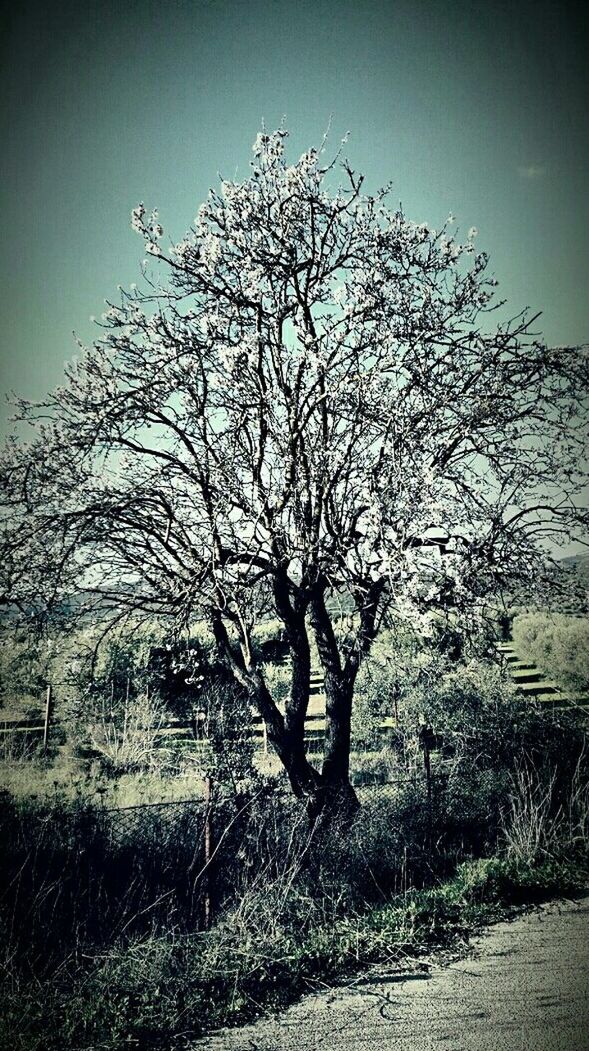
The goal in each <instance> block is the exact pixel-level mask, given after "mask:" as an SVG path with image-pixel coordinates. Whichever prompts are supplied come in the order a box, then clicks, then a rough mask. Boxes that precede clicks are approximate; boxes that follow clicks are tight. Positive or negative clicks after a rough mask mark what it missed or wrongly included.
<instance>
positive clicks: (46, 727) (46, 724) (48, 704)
mask: <svg viewBox="0 0 589 1051" xmlns="http://www.w3.org/2000/svg"><path fill="white" fill-rule="evenodd" d="M51 702H52V691H51V683H48V684H47V694H46V698H45V721H44V724H43V755H45V753H46V752H47V743H48V741H49V721H50V719H51Z"/></svg>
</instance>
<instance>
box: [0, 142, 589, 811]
mask: <svg viewBox="0 0 589 1051" xmlns="http://www.w3.org/2000/svg"><path fill="white" fill-rule="evenodd" d="M286 136H287V132H286V131H285V129H284V128H281V129H279V130H278V131H276V132H274V133H273V134H265V133H264V134H260V135H258V138H257V140H256V143H255V145H254V160H253V161H252V169H251V173H250V176H249V178H247V179H245V180H244V181H243V182H236V181H233V182H232V181H223V182H222V184H221V188H220V191H219V192H213V191H211V193H210V194H209V197H208V199H207V201H206V203H205V204H203V205H202V206H201V208H200V209H199V212H198V215H197V218H196V220H195V222H194V225H193V226H192V227H191V229H190V231H189V232H188V234H187V235H186V237H185V238H184V239H183V240H182V241H180V242H179V243H178V244H171V245H170V246H169V247H167V248H166V247H165V246H164V238H163V230H162V227H161V226H160V223H159V219H158V216H157V213H156V212H153V213H152V214H151V215H150V216H147V214H146V211H145V209H144V206H143V205H140V206H139V207H138V208H136V209H135V210H134V211H133V215H132V225H133V227H134V228H135V230H137V231H138V232H139V234H140V235H141V236H142V237H143V239H144V242H145V249H146V253H147V255H148V256H149V257H151V262H150V261H149V260H146V261H145V262H144V264H143V268H142V277H143V284H142V287H141V288H137V287H136V286H135V285H132V286H131V287H130V288H129V289H128V290H123V289H120V295H119V297H118V301H117V302H116V303H115V302H112V303H109V304H108V309H107V310H106V312H105V313H104V315H103V318H102V322H101V323H100V324H101V325H102V329H103V332H102V333H101V336H100V338H99V339H97V341H96V342H95V344H94V345H93V346H92V347H82V348H81V349H82V354H81V356H80V360H79V361H74V362H73V363H71V364H70V365H68V367H67V368H66V377H65V382H64V384H63V385H62V386H60V387H59V388H58V389H56V390H55V391H54V392H53V394H52V395H51V396H49V397H48V398H47V399H46V400H44V401H43V402H42V403H40V404H37V405H32V404H29V403H26V402H24V401H20V402H19V403H18V406H19V417H20V419H22V420H26V421H28V422H30V423H31V424H32V426H33V427H34V437H33V439H32V441H31V442H30V444H29V445H27V446H25V445H23V444H21V443H19V442H18V441H17V440H16V439H12V440H11V441H10V442H9V443H8V446H7V449H6V451H5V454H4V460H3V468H2V474H3V479H4V493H5V507H6V509H7V515H6V518H5V523H6V525H5V533H4V540H3V554H4V556H5V558H4V565H5V576H6V580H5V589H4V590H5V595H6V600H7V601H9V602H10V603H12V604H13V605H14V604H16V605H18V607H19V608H20V609H21V610H23V611H24V612H25V613H26V614H27V615H30V614H32V613H35V612H36V613H39V612H40V611H45V612H47V611H50V610H53V611H56V610H59V609H60V608H63V605H64V603H66V602H67V604H68V605H69V608H72V607H73V608H76V609H81V610H84V611H86V615H88V610H90V609H92V610H94V613H95V614H96V613H98V612H100V613H101V615H106V614H108V615H109V616H110V617H111V618H112V619H117V618H118V619H121V618H123V617H124V616H130V615H148V616H150V617H151V616H152V615H156V616H161V617H169V618H173V619H174V620H175V621H176V622H177V623H180V622H182V623H188V622H189V621H190V619H191V618H193V617H194V616H196V615H199V616H206V617H207V619H208V620H209V622H210V624H211V626H212V629H213V631H214V635H215V639H216V644H217V647H218V650H219V653H220V654H222V656H223V659H224V661H226V662H227V664H228V665H229V666H230V668H231V670H232V672H233V674H234V676H235V678H236V680H237V681H238V682H239V683H240V684H241V685H242V686H243V687H245V688H246V689H247V691H248V693H249V696H250V698H251V701H252V703H253V704H254V705H255V706H256V708H257V709H258V710H259V712H260V713H261V715H262V716H263V718H264V720H265V722H266V726H267V731H268V739H269V741H270V742H271V744H272V745H273V747H274V749H275V750H276V752H277V754H278V755H279V757H280V759H281V761H282V763H283V764H284V767H285V769H286V771H287V773H288V777H289V779H290V783H291V785H292V788H293V790H294V792H295V793H296V794H297V795H298V796H299V797H301V798H304V799H305V800H306V801H307V802H308V805H309V808H310V811H311V813H317V812H318V811H320V810H321V809H322V808H323V807H325V806H326V805H327V804H329V805H331V804H333V803H334V801H335V800H339V801H341V800H347V801H348V803H350V804H352V805H353V803H354V797H353V792H352V790H351V788H350V782H349V751H350V720H351V712H352V702H353V695H354V686H355V682H356V677H357V674H358V670H359V667H360V665H361V663H362V661H363V660H364V659H365V658H366V656H367V655H368V653H369V651H370V647H371V645H372V642H373V640H374V638H375V637H376V635H377V633H378V631H379V627H380V625H381V624H382V622H383V618H384V616H385V614H387V615H388V616H389V617H393V619H394V616H399V617H400V616H404V615H409V616H410V617H412V618H413V620H414V621H415V620H416V619H419V618H422V620H423V618H426V617H427V611H428V609H430V608H436V609H437V610H438V611H439V610H440V609H441V610H449V609H451V608H452V609H454V608H456V609H460V608H463V609H466V608H469V609H471V610H472V609H473V608H480V606H481V604H482V603H483V602H484V600H485V599H486V598H487V597H488V596H489V595H491V594H493V593H496V592H497V589H498V588H500V587H501V586H502V584H503V582H504V581H506V580H510V579H513V577H514V576H516V575H519V576H525V575H526V574H529V573H530V572H532V570H533V567H534V566H537V565H538V559H539V557H540V553H541V547H542V541H543V540H546V539H554V538H555V537H557V536H559V535H565V534H566V535H568V534H570V533H571V531H573V530H574V529H576V528H578V527H579V525H582V524H583V521H584V519H583V513H582V512H580V511H579V510H578V509H577V508H576V506H575V494H576V493H578V492H579V491H580V488H581V485H582V480H583V479H582V470H581V469H580V466H579V465H580V464H581V463H582V461H583V457H582V455H581V447H582V437H583V432H582V429H581V411H582V405H581V401H580V398H581V392H582V391H583V390H584V389H585V384H584V381H585V380H586V376H587V355H586V353H585V352H584V351H583V350H578V349H574V348H549V347H547V346H546V345H545V343H544V342H542V340H540V339H539V338H538V337H537V336H535V335H534V334H532V332H531V326H532V325H533V323H534V320H535V319H534V318H529V316H528V314H527V313H526V312H524V313H523V314H520V315H518V316H517V317H516V318H512V319H510V320H497V321H496V322H495V324H492V323H491V314H492V311H498V315H497V316H498V317H501V316H502V313H503V303H501V302H494V298H493V297H494V295H495V291H494V288H495V285H496V281H495V280H494V278H493V277H490V276H488V274H487V257H486V256H485V254H484V253H481V252H478V251H476V249H475V236H476V231H475V230H471V231H470V233H469V235H468V238H466V239H464V240H463V241H460V240H458V239H457V237H456V236H453V235H452V232H451V224H452V222H453V220H452V217H450V218H449V219H448V221H447V222H446V223H445V224H444V225H443V226H442V228H441V230H439V231H436V230H433V229H430V228H429V227H428V226H426V225H425V224H423V223H422V224H416V223H414V222H411V221H410V220H409V219H408V218H407V217H406V216H405V215H404V213H403V211H402V210H401V208H399V209H397V210H390V209H389V207H388V206H387V203H386V201H387V191H384V190H383V191H380V192H378V193H376V194H374V195H370V196H367V195H365V194H364V193H363V192H362V178H361V177H359V176H357V175H356V173H355V172H354V171H353V169H352V168H351V167H350V165H349V163H347V162H346V161H343V160H341V153H342V151H341V150H340V151H339V152H338V154H337V155H336V157H335V158H334V159H333V160H332V161H331V162H327V161H325V143H324V144H323V146H322V147H321V149H320V150H319V151H315V150H309V151H308V152H307V153H305V154H304V155H303V156H302V157H301V158H300V160H299V161H298V162H297V163H295V164H288V163H287V161H286V159H285V155H284V147H285V139H286ZM338 171H339V172H340V176H339V178H340V180H341V181H340V182H339V183H338V182H336V179H337V178H338V176H337V174H336V173H337V172H338ZM338 602H341V610H342V612H341V613H338ZM74 604H75V605H74ZM270 611H271V612H272V613H273V615H274V616H276V617H278V618H279V620H280V622H281V623H282V625H283V626H284V631H285V633H286V636H287V639H288V646H289V651H290V657H291V669H292V673H291V683H290V692H289V696H288V698H287V701H286V705H285V711H284V712H282V711H281V710H280V709H279V707H278V705H277V704H276V703H275V699H274V698H273V696H272V693H271V691H270V689H269V687H268V684H267V681H266V678H265V676H264V670H263V665H261V664H260V662H259V661H258V660H256V657H255V653H254V647H253V643H252V635H253V632H254V629H255V625H256V624H257V623H259V621H260V619H262V618H263V617H264V616H265V615H266V614H267V613H268V612H270ZM424 623H425V621H424ZM311 639H314V642H315V644H316V647H317V651H318V655H319V660H320V662H321V665H322V668H323V671H324V674H325V693H326V732H325V750H324V760H323V763H322V767H321V770H319V769H317V768H316V767H315V766H313V765H312V763H311V762H310V761H309V759H308V758H307V755H306V753H305V745H304V720H305V713H306V710H307V704H308V699H309V683H310V671H311Z"/></svg>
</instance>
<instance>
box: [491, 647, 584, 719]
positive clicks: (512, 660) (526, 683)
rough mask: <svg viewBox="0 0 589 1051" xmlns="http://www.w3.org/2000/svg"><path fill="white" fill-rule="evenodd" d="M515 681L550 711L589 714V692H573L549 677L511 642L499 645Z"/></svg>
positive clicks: (530, 696) (522, 691)
mask: <svg viewBox="0 0 589 1051" xmlns="http://www.w3.org/2000/svg"><path fill="white" fill-rule="evenodd" d="M497 649H498V650H499V652H500V654H501V655H502V657H503V659H504V661H505V663H506V665H507V670H508V672H509V674H510V676H511V678H512V679H513V681H514V683H515V684H516V686H517V687H518V689H519V690H520V691H521V693H523V694H524V696H525V697H529V698H530V700H534V701H537V702H538V703H540V704H541V705H542V706H545V707H546V709H547V710H548V711H565V710H572V711H578V712H580V713H583V714H585V715H589V693H583V694H581V693H571V692H568V691H566V690H565V689H563V688H562V686H560V685H559V683H557V682H553V681H552V680H551V679H549V678H548V677H547V676H546V675H545V674H544V672H542V671H541V670H540V668H538V667H537V665H535V664H530V663H527V662H526V661H523V660H521V659H520V657H519V656H518V654H517V653H516V652H515V650H514V648H513V644H512V643H511V642H500V643H499V644H498V646H497Z"/></svg>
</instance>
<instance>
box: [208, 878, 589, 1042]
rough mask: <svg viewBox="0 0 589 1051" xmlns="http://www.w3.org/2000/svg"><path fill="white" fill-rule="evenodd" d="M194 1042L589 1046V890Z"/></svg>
mask: <svg viewBox="0 0 589 1051" xmlns="http://www.w3.org/2000/svg"><path fill="white" fill-rule="evenodd" d="M194 1048H195V1051H197V1049H198V1051H332V1049H333V1051H389V1049H390V1051H589V897H586V898H584V899H583V900H581V901H579V902H561V903H558V904H551V905H549V906H544V907H542V908H541V909H538V910H536V911H534V912H532V913H528V914H526V915H524V916H520V917H518V918H517V919H515V920H513V921H511V922H507V923H501V924H498V925H497V926H496V927H492V928H490V929H489V930H488V931H487V932H486V933H485V934H484V935H482V936H481V937H480V938H478V939H477V940H476V941H475V942H474V944H473V948H472V952H471V953H470V954H469V956H468V957H467V958H465V959H463V960H458V961H455V962H453V963H451V964H449V965H448V966H445V967H442V966H440V965H437V964H434V966H433V967H432V968H431V969H430V971H429V973H428V974H423V973H422V974H421V975H419V974H408V975H399V974H397V975H390V976H388V977H387V976H380V977H379V978H378V979H377V980H362V981H361V982H356V983H354V984H353V985H349V986H346V987H342V988H338V989H330V990H325V991H323V992H321V993H317V994H313V995H310V996H307V997H305V999H304V1000H302V1001H301V1002H300V1003H298V1004H295V1005H294V1006H293V1007H291V1008H289V1010H288V1011H286V1012H285V1013H284V1014H283V1015H281V1016H280V1017H278V1018H276V1019H265V1020H261V1021H259V1022H257V1023H256V1024H255V1025H252V1026H247V1027H246V1028H244V1029H240V1030H234V1031H227V1032H223V1033H221V1034H219V1035H217V1036H215V1037H212V1038H210V1039H208V1040H202V1041H199V1042H198V1043H197V1044H196V1045H194Z"/></svg>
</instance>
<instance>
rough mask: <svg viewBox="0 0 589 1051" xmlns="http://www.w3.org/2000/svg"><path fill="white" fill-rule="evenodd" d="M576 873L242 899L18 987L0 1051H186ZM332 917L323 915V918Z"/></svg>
mask: <svg viewBox="0 0 589 1051" xmlns="http://www.w3.org/2000/svg"><path fill="white" fill-rule="evenodd" d="M586 881H587V869H586V868H585V867H583V866H582V865H578V864H577V865H575V864H572V863H566V862H551V863H544V864H539V865H536V866H522V865H518V864H516V863H514V862H512V861H509V860H506V859H500V858H492V859H488V860H483V861H472V862H466V863H463V864H462V865H460V866H459V867H458V869H457V871H456V873H455V875H454V876H453V877H452V879H450V880H447V881H445V882H443V883H441V884H439V885H438V886H435V887H432V888H429V889H423V890H412V891H409V892H407V893H405V894H400V895H397V896H395V897H394V898H392V899H391V901H389V902H387V903H385V904H382V905H379V906H376V907H373V908H371V909H368V910H365V911H361V912H360V911H358V912H355V913H353V914H351V915H339V916H337V915H333V914H332V915H331V917H328V915H327V914H326V910H325V905H323V906H322V905H320V904H318V903H317V902H316V901H315V900H313V899H310V898H309V897H308V896H306V895H305V894H304V893H301V891H300V889H299V888H297V889H296V890H295V889H293V888H291V890H290V892H289V894H288V895H287V897H286V898H285V896H284V887H283V886H282V885H281V886H280V887H278V885H276V886H271V887H269V888H268V887H266V891H265V893H264V894H263V895H257V896H256V894H255V893H253V894H251V895H250V896H249V897H248V896H246V897H245V898H244V899H242V901H241V902H240V903H239V905H237V906H236V907H235V908H234V909H232V910H230V911H228V912H227V913H226V915H225V916H224V917H223V919H222V921H221V922H220V923H218V924H217V926H216V927H215V928H214V929H213V930H212V931H210V932H207V933H201V934H200V935H188V936H181V935H178V934H176V935H174V934H173V933H169V934H167V935H166V936H160V937H156V936H152V937H150V938H146V939H143V940H140V941H134V942H131V943H130V944H129V945H127V946H126V947H124V948H113V949H111V950H110V951H108V952H106V953H104V954H101V955H99V956H97V957H96V958H95V959H94V960H92V961H91V963H90V966H89V967H88V968H87V969H86V970H85V972H84V973H83V974H78V975H76V976H74V977H73V980H72V976H70V975H68V973H67V968H65V969H63V970H62V972H61V975H58V976H56V978H54V979H53V980H51V981H50V982H48V983H45V984H44V986H43V988H42V989H41V988H39V989H38V990H36V995H35V991H33V994H32V995H31V990H30V989H27V990H24V989H22V988H21V989H20V990H19V989H18V988H17V987H15V986H14V985H13V987H12V989H11V990H10V991H9V993H8V996H7V997H6V1002H5V1004H4V1011H3V1016H4V1033H3V1043H2V1045H1V1046H2V1047H5V1048H7V1049H8V1048H9V1047H10V1048H13V1049H14V1051H25V1049H26V1051H50V1049H53V1048H55V1049H57V1048H62V1047H76V1048H80V1049H81V1048H87V1049H90V1048H96V1047H100V1048H104V1049H107V1048H108V1049H111V1051H118V1049H122V1048H127V1047H129V1046H136V1047H141V1048H148V1047H149V1048H164V1047H165V1048H170V1047H185V1046H186V1044H187V1042H189V1041H190V1040H193V1039H195V1038H197V1037H198V1036H200V1035H202V1034H204V1033H206V1032H210V1031H211V1030H214V1029H215V1028H218V1027H219V1026H222V1025H235V1024H239V1023H243V1022H245V1021H248V1020H251V1019H252V1018H254V1017H255V1016H256V1015H258V1014H259V1013H260V1012H261V1011H262V1010H266V1011H267V1010H272V1009H278V1008H281V1007H283V1006H285V1005H287V1004H288V1003H290V1002H292V1001H293V1000H294V999H296V998H297V997H299V996H300V995H302V994H303V993H305V992H306V991H309V990H312V989H314V988H315V987H316V986H317V984H319V983H323V982H336V981H342V980H345V979H346V978H351V977H352V976H354V975H355V974H358V973H359V972H369V971H370V969H371V968H375V967H378V968H379V969H381V970H382V968H383V967H384V968H388V969H392V970H395V969H400V968H403V969H406V968H407V966H408V963H409V962H410V961H417V960H419V958H420V957H423V956H424V955H425V956H428V957H429V956H430V955H431V953H432V952H433V951H435V950H437V949H441V948H444V949H452V950H453V951H457V950H458V951H459V950H462V949H464V948H465V946H466V945H467V944H468V941H469V938H470V936H471V934H472V933H473V932H474V931H476V930H478V929H480V927H481V926H483V925H484V924H486V923H489V922H493V921H495V920H497V919H499V918H500V917H502V916H505V915H506V914H508V913H509V912H512V911H513V907H514V905H521V904H523V903H526V902H531V901H534V902H537V901H541V900H543V899H545V898H547V897H550V896H552V895H554V894H559V895H562V894H567V895H573V894H576V893H579V892H581V891H582V890H583V889H584V887H585V886H586ZM327 912H329V909H328V910H327Z"/></svg>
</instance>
